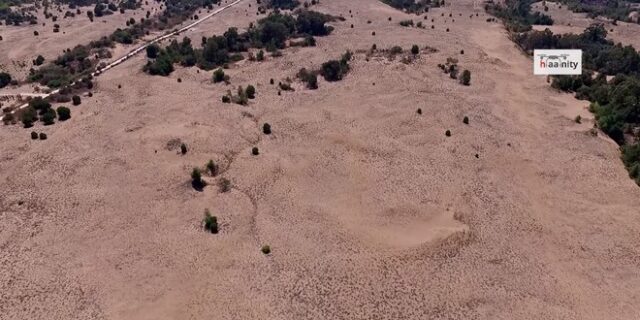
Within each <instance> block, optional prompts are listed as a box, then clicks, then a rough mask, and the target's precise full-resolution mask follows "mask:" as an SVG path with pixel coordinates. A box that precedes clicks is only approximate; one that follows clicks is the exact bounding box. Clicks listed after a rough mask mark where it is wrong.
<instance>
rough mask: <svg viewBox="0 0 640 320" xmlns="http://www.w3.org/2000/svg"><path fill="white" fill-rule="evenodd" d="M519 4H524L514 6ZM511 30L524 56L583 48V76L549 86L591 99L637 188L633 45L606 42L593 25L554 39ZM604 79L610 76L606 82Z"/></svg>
mask: <svg viewBox="0 0 640 320" xmlns="http://www.w3.org/2000/svg"><path fill="white" fill-rule="evenodd" d="M516 2H518V1H516ZM523 3H527V2H526V1H521V2H520V3H519V4H516V5H522V4H523ZM512 4H513V2H512ZM527 6H528V5H527ZM502 12H507V11H502ZM511 12H513V11H511ZM504 21H505V23H509V22H510V21H513V19H512V18H509V17H507V18H504ZM512 31H513V32H512V39H513V40H514V41H515V42H516V43H517V44H518V45H519V46H520V47H521V48H522V50H524V51H525V52H527V53H532V52H533V50H534V49H581V50H582V54H583V57H582V59H583V64H582V66H583V73H582V75H579V76H557V77H554V78H553V82H552V86H553V87H554V88H556V89H559V90H563V91H567V92H573V93H575V96H576V98H578V99H584V100H589V101H591V106H590V110H591V111H592V112H593V113H594V114H595V118H596V121H597V125H598V127H599V128H600V129H601V130H602V131H603V132H604V133H606V134H607V135H608V136H610V137H611V138H612V139H613V140H614V141H616V142H617V143H618V144H619V145H621V150H622V160H623V162H624V164H625V166H626V167H627V169H628V170H629V175H630V176H631V177H632V178H633V179H635V181H636V182H637V183H638V184H640V146H639V143H638V139H639V138H640V54H638V52H637V51H636V50H635V49H634V48H633V47H632V46H623V45H622V44H614V42H612V41H610V40H607V30H606V29H605V28H604V26H603V25H602V24H593V25H591V26H590V27H588V28H587V29H585V30H584V32H582V33H581V34H563V35H557V34H553V32H551V31H550V30H549V29H546V30H544V31H528V32H517V31H515V30H512ZM607 76H610V77H613V78H612V79H611V80H609V81H608V80H607ZM579 121H581V120H580V119H576V122H579Z"/></svg>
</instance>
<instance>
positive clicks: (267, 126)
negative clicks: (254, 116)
mask: <svg viewBox="0 0 640 320" xmlns="http://www.w3.org/2000/svg"><path fill="white" fill-rule="evenodd" d="M262 132H263V133H264V134H271V125H270V124H268V123H265V124H264V125H263V126H262Z"/></svg>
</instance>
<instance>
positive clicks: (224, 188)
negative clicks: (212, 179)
mask: <svg viewBox="0 0 640 320" xmlns="http://www.w3.org/2000/svg"><path fill="white" fill-rule="evenodd" d="M218 188H220V192H222V193H225V192H229V191H231V181H230V180H229V179H227V178H222V179H220V181H218Z"/></svg>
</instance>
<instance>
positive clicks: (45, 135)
mask: <svg viewBox="0 0 640 320" xmlns="http://www.w3.org/2000/svg"><path fill="white" fill-rule="evenodd" d="M40 140H47V134H46V133H44V132H40Z"/></svg>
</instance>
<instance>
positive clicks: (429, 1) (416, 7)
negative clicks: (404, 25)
mask: <svg viewBox="0 0 640 320" xmlns="http://www.w3.org/2000/svg"><path fill="white" fill-rule="evenodd" d="M380 1H382V2H384V3H386V4H388V5H390V6H392V7H394V8H396V9H399V10H405V11H408V12H413V13H421V12H426V11H429V8H437V7H440V6H443V5H444V0H380Z"/></svg>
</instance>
